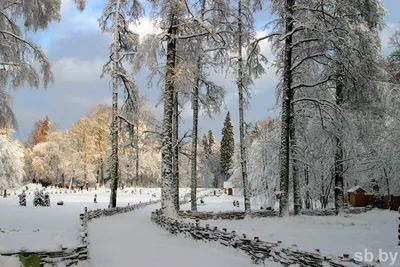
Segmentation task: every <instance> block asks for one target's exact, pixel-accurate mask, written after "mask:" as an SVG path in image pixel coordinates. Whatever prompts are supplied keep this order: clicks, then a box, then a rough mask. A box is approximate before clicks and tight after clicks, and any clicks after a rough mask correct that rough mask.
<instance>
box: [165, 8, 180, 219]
mask: <svg viewBox="0 0 400 267" xmlns="http://www.w3.org/2000/svg"><path fill="white" fill-rule="evenodd" d="M173 12H174V11H171V14H170V16H171V18H170V19H171V24H170V26H169V29H168V34H169V37H168V44H167V71H166V74H165V91H164V134H163V135H164V136H163V140H162V162H163V164H162V186H161V195H162V199H161V208H162V210H163V212H164V214H166V215H167V216H175V214H176V210H175V205H174V202H173V198H174V197H173V188H172V184H173V178H174V175H173V166H172V165H173V164H172V160H173V154H174V153H173V147H172V117H173V112H174V92H175V90H174V81H173V79H174V76H175V60H176V40H175V39H174V38H173V36H175V35H176V31H177V26H176V24H177V19H176V16H175V14H174V13H173ZM171 36H172V37H171Z"/></svg>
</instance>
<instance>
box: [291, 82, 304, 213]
mask: <svg viewBox="0 0 400 267" xmlns="http://www.w3.org/2000/svg"><path fill="white" fill-rule="evenodd" d="M290 99H291V101H292V100H293V99H294V91H293V90H290ZM290 106H291V107H290V108H291V114H290V127H289V132H290V150H291V157H292V179H293V202H294V215H299V214H300V211H301V195H300V185H299V171H298V165H297V155H296V152H297V151H296V149H297V139H296V124H295V122H296V121H295V117H294V114H295V112H294V103H293V102H291V104H290Z"/></svg>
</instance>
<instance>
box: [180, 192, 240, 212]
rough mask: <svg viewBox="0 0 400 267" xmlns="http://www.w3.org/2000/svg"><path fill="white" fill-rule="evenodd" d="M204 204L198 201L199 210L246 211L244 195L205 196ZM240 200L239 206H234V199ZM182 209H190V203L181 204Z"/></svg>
mask: <svg viewBox="0 0 400 267" xmlns="http://www.w3.org/2000/svg"><path fill="white" fill-rule="evenodd" d="M203 200H204V204H200V200H199V201H197V211H200V212H201V211H216V212H217V211H244V205H243V197H241V196H228V195H221V196H210V197H206V198H203ZM234 200H235V201H239V207H234V206H233V201H234ZM181 210H190V203H188V204H184V205H182V206H181Z"/></svg>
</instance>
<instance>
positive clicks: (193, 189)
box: [190, 0, 206, 211]
mask: <svg viewBox="0 0 400 267" xmlns="http://www.w3.org/2000/svg"><path fill="white" fill-rule="evenodd" d="M205 9H206V1H205V0H202V1H201V11H200V12H201V20H204V13H205ZM201 48H202V41H200V49H201ZM197 71H198V73H197V75H200V74H201V72H202V65H201V56H199V57H198V58H197ZM199 87H200V77H199V76H197V79H196V84H195V87H194V88H193V92H192V109H193V125H192V151H191V152H192V153H191V161H190V164H191V166H190V169H191V173H190V181H191V183H190V202H191V210H192V211H197V141H198V128H199Z"/></svg>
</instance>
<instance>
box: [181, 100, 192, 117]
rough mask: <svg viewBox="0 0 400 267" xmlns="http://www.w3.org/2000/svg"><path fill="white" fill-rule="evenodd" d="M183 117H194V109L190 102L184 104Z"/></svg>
mask: <svg viewBox="0 0 400 267" xmlns="http://www.w3.org/2000/svg"><path fill="white" fill-rule="evenodd" d="M181 117H182V119H183V120H191V119H192V118H193V110H192V105H191V104H190V103H185V105H184V106H183V109H182V110H181Z"/></svg>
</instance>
